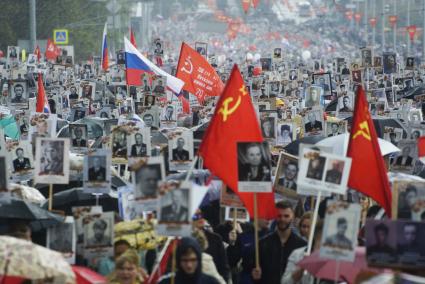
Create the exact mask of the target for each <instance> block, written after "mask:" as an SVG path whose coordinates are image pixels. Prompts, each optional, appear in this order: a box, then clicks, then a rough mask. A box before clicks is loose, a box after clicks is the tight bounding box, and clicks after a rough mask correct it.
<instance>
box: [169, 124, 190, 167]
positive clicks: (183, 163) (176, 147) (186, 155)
mask: <svg viewBox="0 0 425 284" xmlns="http://www.w3.org/2000/svg"><path fill="white" fill-rule="evenodd" d="M175 134H176V135H173V136H172V137H170V138H171V139H169V140H168V162H169V165H170V170H172V171H177V170H188V169H189V167H190V165H191V162H192V161H193V132H192V131H183V132H180V133H175Z"/></svg>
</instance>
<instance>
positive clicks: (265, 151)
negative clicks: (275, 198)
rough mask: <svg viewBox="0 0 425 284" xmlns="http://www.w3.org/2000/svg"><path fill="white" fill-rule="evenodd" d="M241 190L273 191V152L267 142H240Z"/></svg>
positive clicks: (239, 179)
mask: <svg viewBox="0 0 425 284" xmlns="http://www.w3.org/2000/svg"><path fill="white" fill-rule="evenodd" d="M237 149H238V181H239V182H238V189H239V191H245V192H250V191H253V190H254V191H258V192H269V191H271V154H270V150H269V146H268V143H267V142H239V143H238V144H237Z"/></svg>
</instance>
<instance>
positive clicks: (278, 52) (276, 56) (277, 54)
mask: <svg viewBox="0 0 425 284" xmlns="http://www.w3.org/2000/svg"><path fill="white" fill-rule="evenodd" d="M273 60H274V61H281V60H282V48H280V47H275V48H274V49H273Z"/></svg>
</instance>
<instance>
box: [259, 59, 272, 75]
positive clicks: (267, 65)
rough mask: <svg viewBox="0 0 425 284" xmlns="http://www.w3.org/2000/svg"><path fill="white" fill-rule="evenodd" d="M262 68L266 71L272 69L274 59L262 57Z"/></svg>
mask: <svg viewBox="0 0 425 284" xmlns="http://www.w3.org/2000/svg"><path fill="white" fill-rule="evenodd" d="M260 64H261V69H262V70H263V72H264V71H272V59H271V58H264V57H263V58H260Z"/></svg>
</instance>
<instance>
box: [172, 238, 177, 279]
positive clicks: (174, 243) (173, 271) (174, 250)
mask: <svg viewBox="0 0 425 284" xmlns="http://www.w3.org/2000/svg"><path fill="white" fill-rule="evenodd" d="M176 250H177V242H176V241H174V242H173V258H172V259H171V284H174V283H175V281H176V275H175V274H176V262H177V260H176Z"/></svg>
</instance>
